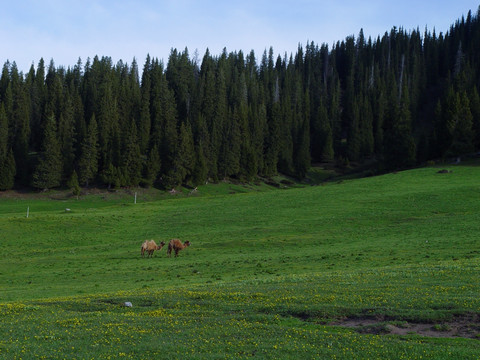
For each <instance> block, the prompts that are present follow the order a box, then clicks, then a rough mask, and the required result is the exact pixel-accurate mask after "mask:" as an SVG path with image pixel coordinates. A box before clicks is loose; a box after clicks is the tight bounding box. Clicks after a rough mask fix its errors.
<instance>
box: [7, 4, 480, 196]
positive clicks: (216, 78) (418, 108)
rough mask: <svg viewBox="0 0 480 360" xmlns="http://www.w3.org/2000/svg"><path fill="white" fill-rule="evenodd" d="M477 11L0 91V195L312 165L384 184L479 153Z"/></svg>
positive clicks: (79, 69)
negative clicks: (436, 25) (279, 51)
mask: <svg viewBox="0 0 480 360" xmlns="http://www.w3.org/2000/svg"><path fill="white" fill-rule="evenodd" d="M479 89H480V9H479V11H478V12H477V13H476V14H472V13H471V12H470V13H468V16H467V17H466V18H464V17H462V18H461V19H460V20H457V21H456V22H455V23H454V24H453V25H452V26H451V27H450V29H449V30H448V31H447V32H445V33H441V32H439V33H437V32H436V31H435V30H429V29H425V30H423V31H421V30H419V29H416V30H408V31H407V30H405V29H403V28H396V27H394V28H392V29H391V30H390V31H389V32H386V33H385V34H384V35H383V36H378V37H377V38H374V39H372V38H368V39H367V38H365V36H364V34H363V30H360V32H359V34H358V35H356V36H350V37H347V38H346V39H345V40H343V41H338V42H337V43H335V44H333V45H331V46H329V45H327V44H322V45H318V44H315V43H314V42H310V43H307V45H306V46H303V45H299V46H298V49H297V51H296V53H295V54H283V55H275V54H274V50H273V49H272V48H270V49H269V50H266V51H265V52H264V53H263V54H261V55H260V56H259V57H257V54H255V53H254V52H253V51H251V52H250V53H248V54H246V53H243V52H242V51H234V52H227V50H226V49H225V50H224V51H223V52H222V53H221V54H211V53H210V52H209V51H208V50H207V51H206V52H205V54H203V57H202V56H201V55H199V54H198V53H197V52H195V53H194V54H191V53H189V51H188V49H186V48H185V49H184V50H183V51H178V50H177V49H172V51H171V53H170V55H169V57H168V60H167V61H166V63H164V62H163V61H160V60H158V59H157V58H152V57H150V56H149V55H148V56H147V57H146V59H145V61H144V63H143V65H142V64H138V63H137V61H136V59H133V60H132V62H131V63H130V64H128V63H125V62H123V61H119V62H118V63H116V64H113V63H112V59H111V58H110V57H106V56H104V57H101V58H100V57H98V56H96V57H95V58H93V59H87V60H86V61H85V62H82V60H81V59H79V60H78V62H77V64H75V65H74V66H71V67H68V68H65V67H62V66H59V67H57V66H56V65H55V63H54V61H53V60H51V61H50V62H49V63H48V64H46V63H45V62H44V60H43V59H40V60H39V61H38V64H37V65H36V66H34V65H33V64H32V66H31V68H30V70H29V71H28V72H27V73H23V72H21V71H20V70H19V69H18V68H17V66H16V64H15V62H14V61H13V62H8V61H7V62H6V63H5V64H4V65H3V69H2V73H1V77H0V189H1V190H6V189H12V188H25V187H27V188H30V187H33V188H36V189H49V188H55V187H60V186H66V185H68V184H70V183H72V182H77V183H78V184H80V185H81V186H101V187H109V188H110V187H112V188H113V187H124V186H138V185H141V186H157V187H161V188H165V189H170V188H172V187H175V186H178V185H181V184H184V185H189V186H195V185H197V184H201V183H204V182H205V181H218V180H221V179H224V178H236V179H239V180H242V181H250V180H252V179H254V178H257V177H269V176H273V175H275V174H278V173H282V174H285V175H289V176H293V177H296V178H299V179H301V178H303V177H304V176H305V174H306V173H307V171H308V170H309V168H310V167H311V166H312V164H317V163H330V164H336V165H337V166H353V165H355V164H364V163H368V164H371V166H372V169H373V171H375V172H385V171H392V170H398V169H404V168H409V167H413V166H417V165H420V164H424V163H426V162H427V161H429V160H433V159H450V158H456V157H459V156H462V155H464V154H472V153H475V151H478V150H479V149H480V96H479Z"/></svg>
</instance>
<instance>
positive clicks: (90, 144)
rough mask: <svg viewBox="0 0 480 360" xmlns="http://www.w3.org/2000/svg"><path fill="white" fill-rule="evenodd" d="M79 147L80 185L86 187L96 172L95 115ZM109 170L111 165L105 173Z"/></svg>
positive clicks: (96, 133) (96, 130)
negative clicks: (80, 150) (80, 149)
mask: <svg viewBox="0 0 480 360" xmlns="http://www.w3.org/2000/svg"><path fill="white" fill-rule="evenodd" d="M81 147H82V153H81V155H80V159H79V161H78V167H79V172H80V183H81V184H85V185H86V186H88V184H89V182H90V181H91V180H93V179H95V177H96V175H97V171H98V129H97V121H96V120H95V115H93V116H92V118H91V119H90V123H89V124H88V130H87V134H86V136H85V139H84V141H83V143H82V145H81ZM111 168H112V164H110V167H109V168H107V171H108V170H111ZM109 179H110V178H109ZM110 180H111V181H110V182H109V183H111V182H113V179H110Z"/></svg>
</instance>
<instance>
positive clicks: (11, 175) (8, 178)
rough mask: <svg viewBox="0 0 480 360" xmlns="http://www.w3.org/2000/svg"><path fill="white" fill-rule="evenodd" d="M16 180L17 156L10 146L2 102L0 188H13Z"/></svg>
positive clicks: (0, 111) (0, 121) (0, 116)
mask: <svg viewBox="0 0 480 360" xmlns="http://www.w3.org/2000/svg"><path fill="white" fill-rule="evenodd" d="M14 181H15V158H14V157H13V151H12V148H11V147H9V146H8V120H7V115H6V114H5V108H4V106H3V104H0V190H8V189H11V188H12V187H13V185H14Z"/></svg>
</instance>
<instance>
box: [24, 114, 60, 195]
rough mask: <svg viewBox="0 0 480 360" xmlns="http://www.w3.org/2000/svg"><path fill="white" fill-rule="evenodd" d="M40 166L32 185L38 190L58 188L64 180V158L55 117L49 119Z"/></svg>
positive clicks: (46, 124) (38, 165) (37, 167)
mask: <svg viewBox="0 0 480 360" xmlns="http://www.w3.org/2000/svg"><path fill="white" fill-rule="evenodd" d="M41 149H42V151H41V153H40V157H39V161H38V164H37V166H36V168H35V172H34V174H33V181H32V185H33V186H34V187H36V188H37V189H51V188H54V187H58V186H60V184H61V180H62V175H63V174H62V158H61V150H60V144H59V142H58V135H57V124H56V122H55V118H54V116H53V115H50V116H48V117H47V120H46V123H45V130H44V136H43V142H42V147H41Z"/></svg>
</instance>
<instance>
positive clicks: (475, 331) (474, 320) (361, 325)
mask: <svg viewBox="0 0 480 360" xmlns="http://www.w3.org/2000/svg"><path fill="white" fill-rule="evenodd" d="M329 325H331V326H341V327H347V328H353V329H355V330H356V331H358V332H359V333H362V334H376V335H388V334H391V335H412V334H417V335H420V336H426V337H438V338H455V337H462V338H470V339H478V340H480V315H479V314H471V315H462V316H455V317H453V318H452V319H451V320H449V321H443V322H441V323H422V322H412V321H403V320H392V319H385V318H383V317H381V316H379V317H376V318H367V317H363V318H362V317H359V318H346V319H340V320H335V321H333V322H331V323H329Z"/></svg>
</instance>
